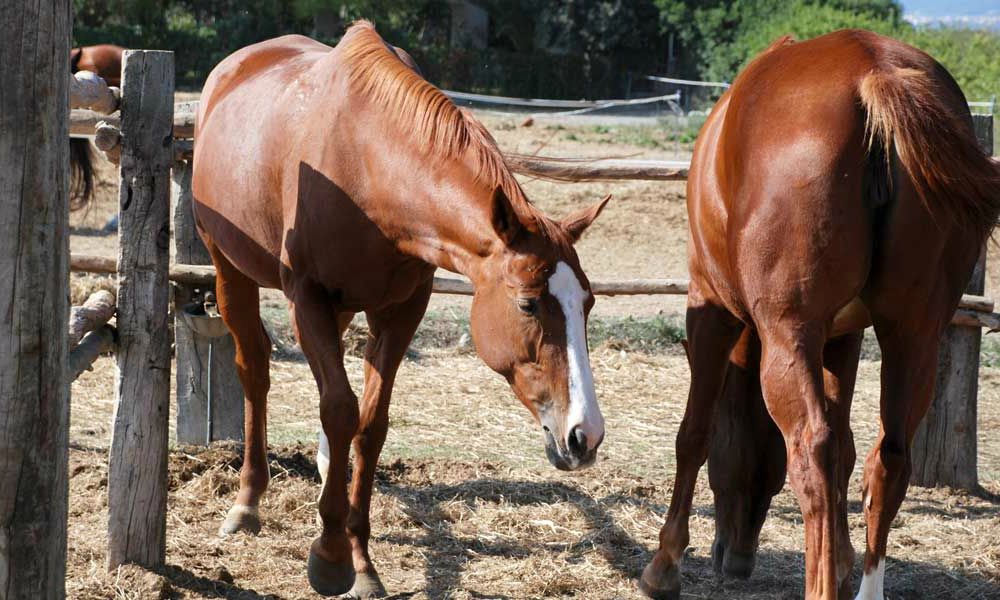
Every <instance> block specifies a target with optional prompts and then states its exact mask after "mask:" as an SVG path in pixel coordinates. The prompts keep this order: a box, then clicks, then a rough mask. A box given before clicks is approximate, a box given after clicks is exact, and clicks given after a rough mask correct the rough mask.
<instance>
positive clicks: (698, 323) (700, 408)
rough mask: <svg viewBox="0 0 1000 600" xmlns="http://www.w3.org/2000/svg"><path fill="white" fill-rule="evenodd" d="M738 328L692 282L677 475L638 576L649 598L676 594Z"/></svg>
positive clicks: (678, 594)
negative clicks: (687, 384)
mask: <svg viewBox="0 0 1000 600" xmlns="http://www.w3.org/2000/svg"><path fill="white" fill-rule="evenodd" d="M741 329H742V326H741V324H740V323H739V321H737V320H736V319H735V318H734V317H733V316H732V315H731V314H730V313H729V312H728V311H727V310H726V309H724V308H722V307H721V306H717V305H713V304H709V303H707V302H705V301H704V299H702V298H701V297H700V295H699V294H698V292H697V288H696V286H695V285H692V286H691V290H690V292H689V295H688V311H687V336H688V355H689V358H690V362H691V388H690V391H689V394H688V403H687V409H686V410H685V412H684V420H683V421H682V422H681V427H680V430H679V431H678V432H677V442H676V454H675V457H676V460H677V476H676V478H675V479H674V490H673V495H672V496H671V498H670V510H669V511H668V513H667V519H666V522H665V523H664V525H663V529H661V530H660V547H659V549H658V550H657V552H656V555H655V556H654V557H653V560H652V561H651V562H650V563H649V565H647V566H646V569H645V570H644V571H643V573H642V578H641V579H640V581H639V587H640V589H641V590H642V592H643V593H645V594H646V595H648V596H650V597H652V598H678V597H679V596H680V585H681V582H680V570H679V566H680V561H681V557H682V556H683V554H684V549H685V548H687V545H688V539H689V538H688V518H689V516H690V514H691V501H692V499H693V496H694V486H695V483H696V482H697V479H698V470H699V469H701V465H703V464H704V463H705V459H706V458H707V457H708V444H709V441H710V434H711V430H712V419H713V415H714V408H715V403H716V401H717V400H718V398H719V395H720V394H721V393H722V385H723V381H724V380H725V372H726V366H727V363H728V359H729V353H730V350H731V349H732V347H733V344H735V343H736V340H737V338H738V337H739V335H740V331H741Z"/></svg>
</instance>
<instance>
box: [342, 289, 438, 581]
mask: <svg viewBox="0 0 1000 600" xmlns="http://www.w3.org/2000/svg"><path fill="white" fill-rule="evenodd" d="M430 292H431V280H428V282H427V284H426V285H424V286H421V289H420V290H419V291H418V292H417V293H416V294H415V295H414V296H413V297H412V298H411V299H410V300H409V301H407V302H405V303H403V304H399V305H396V306H393V307H392V308H391V309H389V310H384V311H379V312H378V313H369V314H368V327H369V331H370V334H369V337H368V343H367V345H366V347H365V391H364V394H363V396H362V400H361V419H360V424H359V426H358V433H357V435H355V436H354V474H353V477H352V479H351V494H350V502H351V512H350V515H349V516H348V518H347V535H348V537H349V538H350V540H351V550H352V552H353V559H354V570H355V574H356V579H355V580H354V588H353V589H352V590H351V593H350V594H349V596H351V597H354V598H380V597H383V596H385V588H384V587H383V586H382V582H381V580H380V579H379V576H378V572H377V571H376V570H375V567H374V565H373V564H372V560H371V556H370V555H369V553H368V539H369V537H370V535H371V521H370V515H369V513H370V511H371V499H372V487H373V485H374V482H375V468H376V466H377V465H378V457H379V454H380V453H381V452H382V445H383V444H384V443H385V436H386V432H387V431H388V429H389V400H390V397H391V395H392V385H393V382H394V381H395V378H396V371H397V369H398V368H399V364H400V362H402V360H403V356H404V355H405V354H406V349H407V347H408V346H409V345H410V340H412V339H413V334H414V333H415V332H416V330H417V325H418V324H419V323H420V320H421V319H422V318H423V316H424V311H425V309H426V308H427V301H428V300H429V299H430Z"/></svg>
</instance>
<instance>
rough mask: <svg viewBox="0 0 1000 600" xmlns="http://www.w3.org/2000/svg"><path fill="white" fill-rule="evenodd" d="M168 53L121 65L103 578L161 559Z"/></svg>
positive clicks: (166, 384)
mask: <svg viewBox="0 0 1000 600" xmlns="http://www.w3.org/2000/svg"><path fill="white" fill-rule="evenodd" d="M173 110H174V55H173V52H161V51H152V50H129V51H126V52H125V57H124V60H123V62H122V103H121V111H122V128H121V129H122V140H121V167H120V169H119V174H120V189H119V226H118V227H119V229H118V244H119V245H118V342H119V345H118V353H117V358H118V381H117V385H116V386H115V417H114V432H113V434H112V438H111V455H110V458H109V463H108V568H109V569H114V568H115V567H117V566H119V565H121V564H122V563H125V562H134V563H138V564H141V565H146V566H157V565H161V564H163V561H164V558H165V554H166V509H167V435H168V434H167V432H168V429H167V426H168V414H169V404H170V331H169V329H168V320H167V307H168V301H169V292H170V288H169V283H168V282H167V268H168V259H169V250H170V165H171V163H172V161H173V156H172V154H173V150H172V148H171V142H172V139H173V138H172V134H171V130H172V126H173V125H172V124H173Z"/></svg>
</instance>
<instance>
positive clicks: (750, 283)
mask: <svg viewBox="0 0 1000 600" xmlns="http://www.w3.org/2000/svg"><path fill="white" fill-rule="evenodd" d="M687 198H688V217H689V221H690V227H691V237H690V242H689V262H690V274H691V284H690V288H689V293H688V309H687V337H688V351H689V360H690V365H691V387H690V392H689V397H688V405H687V410H686V412H685V415H684V419H683V421H682V424H681V427H680V430H679V432H678V434H677V442H676V460H677V467H676V469H677V470H676V479H675V482H674V489H673V493H672V498H671V502H670V509H669V511H668V514H667V517H666V522H665V524H664V526H663V529H662V530H661V532H660V544H659V549H658V551H657V553H656V555H655V556H654V558H653V560H652V562H651V563H650V564H649V565H648V566H647V567H646V570H645V571H644V573H643V575H642V579H641V581H640V587H641V588H642V590H643V591H644V592H645V593H646V594H647V595H650V596H652V597H654V598H677V597H678V596H679V595H680V576H679V575H680V574H679V566H680V561H681V557H682V556H683V553H684V550H685V548H686V546H687V544H688V518H689V515H690V511H691V503H692V495H693V490H694V485H695V481H696V478H697V476H698V470H699V469H700V467H701V465H702V464H703V463H704V461H705V460H706V457H707V456H708V454H709V450H710V445H711V433H712V421H713V418H714V412H715V408H716V404H717V402H719V400H720V398H721V397H722V396H723V393H724V386H725V385H728V383H727V382H735V384H734V385H736V386H740V389H737V388H733V389H730V390H725V393H726V400H725V401H726V402H733V398H732V397H731V394H735V395H736V397H737V401H738V398H739V396H740V395H741V394H742V395H743V398H744V400H745V401H746V402H753V399H754V398H755V397H757V396H756V394H757V392H756V391H755V390H754V387H753V385H748V384H747V381H746V379H747V377H748V376H749V377H751V378H753V377H756V378H757V380H758V381H759V385H760V391H759V393H760V394H762V396H763V399H764V403H765V405H766V408H767V412H768V414H769V415H770V417H771V418H772V419H773V421H774V423H775V424H776V425H777V428H778V429H779V430H780V432H781V436H782V437H783V439H784V446H785V452H786V459H787V469H788V478H789V482H790V484H791V487H792V489H793V490H794V492H795V494H796V496H797V498H798V501H799V505H800V507H801V509H802V516H803V520H804V524H805V540H806V560H805V564H806V573H805V596H806V598H808V599H810V600H814V599H815V600H818V599H822V600H833V599H835V598H850V597H851V595H852V592H853V590H852V585H851V581H850V579H851V578H850V573H851V569H852V567H853V565H854V550H853V548H852V545H851V540H850V535H849V532H848V528H847V484H848V479H849V477H850V474H851V472H852V469H853V467H854V462H855V450H854V441H853V437H852V434H851V430H850V422H849V413H850V405H851V397H852V395H853V388H854V380H855V376H856V372H857V366H858V358H859V353H860V346H861V344H860V340H861V332H862V330H863V329H864V328H865V327H866V326H868V325H873V326H874V328H875V334H876V336H877V338H878V343H879V345H880V347H881V350H882V372H881V386H882V387H881V400H880V433H879V436H878V439H877V441H876V444H875V447H874V448H873V449H872V451H871V454H869V456H868V459H867V461H866V462H865V470H864V481H863V498H862V504H863V506H864V511H865V518H866V521H867V536H866V543H865V555H864V562H863V574H864V575H863V580H862V582H861V586H860V592H859V593H858V595H857V598H858V600H883V599H884V589H885V581H884V575H885V556H886V544H887V542H886V540H887V537H888V534H889V526H890V524H891V522H892V520H893V518H894V517H895V515H896V512H897V511H898V509H899V506H900V504H901V502H902V500H903V497H904V495H905V493H906V488H907V485H908V482H909V478H910V443H911V441H912V439H913V435H914V433H915V431H916V428H917V425H918V424H919V422H920V420H921V418H922V417H923V416H924V413H925V412H926V411H927V408H928V406H929V404H930V402H931V399H932V397H933V390H934V380H935V373H936V364H937V354H938V344H939V340H940V338H941V334H942V332H943V331H944V329H945V327H946V326H947V325H948V323H949V322H950V321H951V318H952V315H953V314H954V312H955V309H956V308H957V306H958V302H959V300H960V298H961V295H962V292H963V290H964V289H965V286H966V284H967V283H968V281H969V278H970V276H971V273H972V270H973V267H974V265H975V263H976V261H977V259H978V257H979V255H980V251H981V250H982V248H983V244H984V242H985V241H986V239H987V238H988V236H989V235H990V233H991V231H992V230H993V228H994V225H995V224H996V221H997V215H998V213H1000V167H998V165H997V164H996V163H995V162H993V161H992V160H991V159H990V158H989V157H988V156H987V155H986V154H985V153H983V152H982V150H981V149H980V148H979V145H978V144H977V142H976V139H975V136H974V133H973V128H972V120H971V117H970V115H969V108H968V104H967V103H966V100H965V97H964V96H963V94H962V92H961V90H960V89H959V87H958V85H957V84H956V83H955V81H954V80H953V79H952V77H951V76H950V75H949V74H948V72H947V71H946V70H945V69H944V68H943V67H942V66H941V65H940V64H938V63H937V62H936V61H934V60H933V59H932V58H931V57H929V56H928V55H926V54H924V53H923V52H921V51H919V50H917V49H915V48H912V47H910V46H908V45H906V44H903V43H901V42H898V41H895V40H892V39H889V38H886V37H882V36H879V35H876V34H874V33H871V32H866V31H858V30H845V31H838V32H835V33H831V34H828V35H825V36H821V37H818V38H815V39H812V40H809V41H805V42H801V43H793V42H792V41H791V40H790V39H788V38H784V39H782V40H779V41H778V42H776V43H775V44H773V45H772V46H771V48H769V49H768V50H767V51H765V52H764V53H763V54H762V55H760V56H759V57H758V58H756V59H755V60H754V61H753V62H752V63H750V65H749V66H748V67H747V68H746V69H745V70H744V71H743V72H742V73H741V74H740V75H739V76H738V77H737V78H736V80H735V82H734V83H733V85H732V87H731V88H730V89H729V90H728V91H727V92H726V93H725V94H724V95H723V97H722V98H721V99H720V100H719V102H718V104H717V105H716V108H715V109H714V110H713V111H712V114H711V116H710V117H709V119H708V120H707V122H706V123H705V125H704V127H703V128H702V131H701V135H700V136H699V137H698V142H697V145H696V147H695V152H694V157H693V160H692V165H691V171H690V176H689V180H688V195H687ZM741 335H742V336H746V337H745V338H744V340H743V341H741V342H740V344H741V346H740V347H738V348H736V352H735V354H734V352H733V351H734V347H735V346H736V344H737V342H738V341H739V340H740V338H741ZM756 344H759V348H756V347H755V345H756ZM741 365H742V367H744V372H743V373H741V374H740V376H739V377H737V378H735V379H733V378H727V377H725V374H726V371H727V367H728V368H730V369H732V368H734V366H735V367H737V368H740V367H741ZM758 370H759V376H758V375H756V374H757V373H758ZM747 374H749V375H747ZM741 389H742V390H743V391H742V392H741ZM743 410H750V409H747V408H746V407H744V408H743ZM755 419H756V421H757V422H760V421H761V419H760V418H755ZM751 443H756V444H762V443H763V440H751ZM767 443H768V444H770V443H771V442H767ZM761 460H762V462H759V463H758V465H759V467H760V468H761V469H763V471H764V472H768V471H770V472H777V473H778V474H779V477H778V478H777V479H776V480H774V481H771V480H770V479H767V480H762V481H761V482H760V484H761V485H762V486H763V487H762V489H761V490H759V491H758V493H759V495H761V496H767V497H768V498H769V495H770V494H773V493H774V491H775V488H774V486H775V485H777V487H778V488H780V483H781V478H780V473H781V471H783V467H784V465H783V464H781V462H780V461H778V462H777V463H774V464H772V463H771V462H769V461H768V459H767V452H766V451H765V452H762V453H761ZM713 485H714V482H713ZM764 488H766V489H764ZM731 508H732V510H733V511H735V512H741V514H742V515H743V517H744V518H745V520H744V521H742V524H743V525H742V526H744V527H745V529H746V532H745V533H746V535H747V538H748V539H749V540H750V542H749V543H747V542H746V540H744V541H743V542H741V543H738V544H735V546H734V545H733V544H732V543H731V542H732V541H733V540H730V539H725V538H723V539H717V546H718V547H717V548H716V552H717V560H718V561H719V562H720V563H721V564H720V567H721V568H722V569H723V570H728V571H731V572H734V573H736V574H741V573H742V574H746V573H748V570H749V569H750V568H752V562H748V560H750V561H752V556H751V557H750V559H748V558H747V557H746V556H740V555H739V554H744V555H745V554H747V553H748V552H749V553H752V552H753V550H755V543H756V536H757V533H758V532H759V527H760V525H759V524H760V523H762V522H763V512H760V511H757V510H756V509H754V508H753V507H750V506H747V505H744V506H735V507H731ZM727 510H728V509H727ZM764 511H765V512H766V505H765V507H764ZM727 548H728V549H730V550H731V549H733V548H736V549H737V550H738V552H739V553H738V554H736V555H734V556H731V557H726V556H725V555H724V554H725V552H726V551H727ZM720 552H721V554H720Z"/></svg>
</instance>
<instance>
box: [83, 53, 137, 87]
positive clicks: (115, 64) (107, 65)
mask: <svg viewBox="0 0 1000 600" xmlns="http://www.w3.org/2000/svg"><path fill="white" fill-rule="evenodd" d="M124 53H125V48H122V47H121V46H115V45H114V44H100V45H97V46H83V47H82V48H73V49H72V50H70V51H69V64H70V72H71V73H76V72H77V71H90V72H91V73H97V74H98V75H100V76H101V78H103V79H104V81H107V82H108V85H113V86H116V87H118V86H121V84H122V55H123V54H124Z"/></svg>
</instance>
